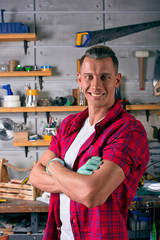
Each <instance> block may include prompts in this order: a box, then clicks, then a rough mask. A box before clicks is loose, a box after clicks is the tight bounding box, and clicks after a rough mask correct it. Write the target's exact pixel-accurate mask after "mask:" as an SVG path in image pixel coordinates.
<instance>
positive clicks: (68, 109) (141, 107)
mask: <svg viewBox="0 0 160 240" xmlns="http://www.w3.org/2000/svg"><path fill="white" fill-rule="evenodd" d="M86 108H87V106H42V107H41V106H38V107H0V112H1V113H2V112H4V113H6V112H12V113H13V112H81V111H83V110H85V109H86ZM159 109H160V104H140V105H138V104H137V105H136V104H135V105H126V110H127V111H129V110H131V111H133V110H159Z"/></svg>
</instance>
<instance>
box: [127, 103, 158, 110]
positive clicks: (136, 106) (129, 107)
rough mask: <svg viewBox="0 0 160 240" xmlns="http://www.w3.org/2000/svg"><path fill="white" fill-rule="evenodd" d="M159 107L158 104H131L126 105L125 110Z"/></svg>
mask: <svg viewBox="0 0 160 240" xmlns="http://www.w3.org/2000/svg"><path fill="white" fill-rule="evenodd" d="M158 109H160V104H133V105H126V110H127V111H130V110H131V111H132V110H158Z"/></svg>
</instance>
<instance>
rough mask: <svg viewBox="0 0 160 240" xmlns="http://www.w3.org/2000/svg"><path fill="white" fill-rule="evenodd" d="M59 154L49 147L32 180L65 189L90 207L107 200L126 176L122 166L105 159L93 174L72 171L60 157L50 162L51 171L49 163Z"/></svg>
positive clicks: (49, 188)
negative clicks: (62, 162) (64, 164)
mask: <svg viewBox="0 0 160 240" xmlns="http://www.w3.org/2000/svg"><path fill="white" fill-rule="evenodd" d="M56 157H57V156H56V154H55V153H54V152H52V151H50V150H49V149H48V150H47V151H46V152H45V153H44V154H43V155H42V157H41V158H40V159H39V161H38V162H37V163H36V165H35V166H34V167H33V169H32V171H31V174H30V178H29V179H30V182H31V184H32V185H34V186H35V187H37V188H40V189H41V190H43V191H46V192H54V193H58V192H63V193H64V194H65V195H67V196H68V197H69V198H70V199H72V200H74V201H76V202H79V203H81V204H83V205H85V206H86V207H88V208H92V207H95V206H99V205H101V204H103V203H104V202H105V201H106V199H107V198H108V197H109V195H110V194H111V193H112V192H113V191H114V190H115V189H116V188H117V187H118V186H119V185H120V184H121V183H122V181H123V180H124V178H125V174H124V172H123V170H122V168H120V167H119V166H118V165H117V164H115V163H113V162H111V161H108V160H104V159H103V164H102V165H100V168H99V169H98V170H95V171H94V174H92V175H84V174H80V173H77V172H74V171H71V170H69V169H67V168H66V167H64V166H63V165H62V164H61V163H60V162H58V161H53V162H51V163H50V164H49V166H48V171H49V172H50V173H51V174H48V173H47V172H46V165H47V163H48V162H49V161H50V160H51V159H53V158H56Z"/></svg>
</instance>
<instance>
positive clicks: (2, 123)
mask: <svg viewBox="0 0 160 240" xmlns="http://www.w3.org/2000/svg"><path fill="white" fill-rule="evenodd" d="M14 126H15V123H14V122H13V121H12V120H11V119H10V118H0V140H3V141H8V140H10V139H12V138H13V133H14Z"/></svg>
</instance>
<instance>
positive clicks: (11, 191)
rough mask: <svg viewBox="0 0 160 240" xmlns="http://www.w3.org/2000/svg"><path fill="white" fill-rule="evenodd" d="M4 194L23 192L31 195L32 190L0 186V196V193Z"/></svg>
mask: <svg viewBox="0 0 160 240" xmlns="http://www.w3.org/2000/svg"><path fill="white" fill-rule="evenodd" d="M3 193H4V194H5V193H14V194H24V195H27V196H33V192H32V191H31V190H25V189H19V190H17V189H16V190H15V189H13V188H1V187H0V197H1V194H3Z"/></svg>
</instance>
